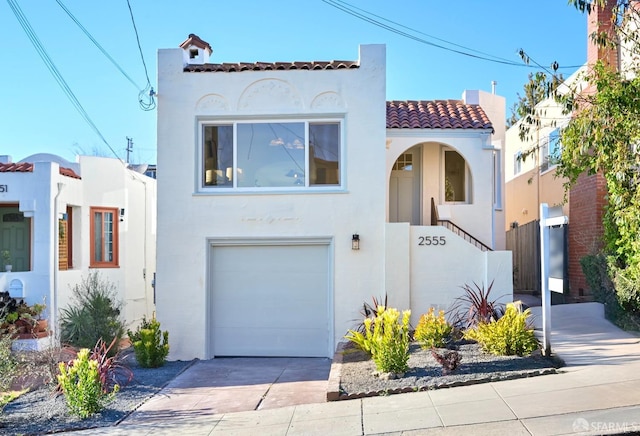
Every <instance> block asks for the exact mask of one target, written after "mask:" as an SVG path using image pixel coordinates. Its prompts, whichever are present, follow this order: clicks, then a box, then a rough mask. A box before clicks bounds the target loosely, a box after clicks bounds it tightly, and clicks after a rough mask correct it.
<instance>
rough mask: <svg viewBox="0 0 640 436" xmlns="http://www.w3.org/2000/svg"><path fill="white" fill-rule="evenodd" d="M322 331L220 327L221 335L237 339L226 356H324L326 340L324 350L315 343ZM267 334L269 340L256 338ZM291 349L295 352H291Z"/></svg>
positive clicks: (326, 345) (327, 345)
mask: <svg viewBox="0 0 640 436" xmlns="http://www.w3.org/2000/svg"><path fill="white" fill-rule="evenodd" d="M321 333H322V332H319V331H316V330H313V329H309V330H302V331H292V330H291V329H263V328H255V329H242V330H240V331H239V330H237V329H220V331H219V334H220V335H222V336H234V337H235V338H236V339H237V342H236V344H235V348H234V352H235V353H237V354H227V355H228V356H283V357H301V356H302V357H326V351H324V350H326V349H327V348H328V347H329V343H328V340H327V341H325V342H324V350H320V349H319V348H320V347H319V346H318V345H320V344H318V343H317V338H318V335H319V334H321ZM264 335H267V336H268V337H269V338H270V339H269V341H264V340H256V338H260V337H263V336H264ZM292 350H295V353H294V354H292Z"/></svg>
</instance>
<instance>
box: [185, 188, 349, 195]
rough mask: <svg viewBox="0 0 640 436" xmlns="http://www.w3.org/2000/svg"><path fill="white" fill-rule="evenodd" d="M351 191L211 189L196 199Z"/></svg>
mask: <svg viewBox="0 0 640 436" xmlns="http://www.w3.org/2000/svg"><path fill="white" fill-rule="evenodd" d="M348 193H349V191H348V190H347V189H345V188H342V187H335V188H303V189H291V190H282V189H277V190H269V189H219V190H217V189H211V190H203V191H196V192H194V193H193V196H194V197H201V196H205V197H208V196H218V195H221V196H226V195H232V196H242V195H318V194H348Z"/></svg>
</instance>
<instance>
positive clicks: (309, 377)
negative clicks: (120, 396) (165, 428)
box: [127, 357, 331, 421]
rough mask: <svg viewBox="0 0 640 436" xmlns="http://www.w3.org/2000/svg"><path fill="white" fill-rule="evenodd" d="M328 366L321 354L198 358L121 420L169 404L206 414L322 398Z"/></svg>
mask: <svg viewBox="0 0 640 436" xmlns="http://www.w3.org/2000/svg"><path fill="white" fill-rule="evenodd" d="M330 369H331V360H330V359H326V358H289V357H255V358H248V357H223V358H216V359H211V360H199V361H197V362H196V363H194V364H193V365H192V366H190V367H189V368H188V369H187V370H186V371H184V372H183V373H182V374H180V375H179V376H178V377H176V378H175V379H174V380H172V381H171V382H170V383H169V384H168V385H167V386H166V387H165V388H164V389H163V390H162V391H160V393H158V394H157V395H155V396H154V397H153V398H151V399H150V400H149V401H147V402H146V403H145V404H143V405H142V406H141V407H140V408H139V409H138V410H137V411H136V412H134V413H133V414H132V415H131V416H130V417H129V418H128V419H127V420H135V421H145V420H148V419H154V418H157V417H159V416H164V415H165V414H166V413H167V411H172V410H173V411H181V412H193V413H194V414H197V415H202V414H206V415H209V414H214V413H215V414H220V413H229V412H243V411H250V410H266V409H273V408H280V407H285V406H295V405H299V404H309V403H322V402H325V401H326V396H327V379H328V378H329V371H330Z"/></svg>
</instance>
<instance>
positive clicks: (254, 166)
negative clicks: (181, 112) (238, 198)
mask: <svg viewBox="0 0 640 436" xmlns="http://www.w3.org/2000/svg"><path fill="white" fill-rule="evenodd" d="M340 143H341V133H340V122H338V121H335V122H307V121H296V122H278V123H267V122H261V123H257V122H256V123H249V122H237V123H233V124H227V125H224V124H219V125H212V124H202V186H203V187H205V188H209V187H212V188H214V187H215V188H237V189H243V188H246V189H262V188H290V189H301V188H307V187H319V186H327V185H329V186H339V185H340V183H341V180H340V171H341V165H340V161H341V158H340V156H341V146H340Z"/></svg>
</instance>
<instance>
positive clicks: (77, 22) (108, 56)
mask: <svg viewBox="0 0 640 436" xmlns="http://www.w3.org/2000/svg"><path fill="white" fill-rule="evenodd" d="M56 3H58V5H59V6H60V7H61V8H62V10H63V11H64V12H65V13H66V14H67V15H68V16H69V18H71V20H72V21H73V22H74V23H76V25H77V26H78V27H79V28H80V30H82V32H83V33H84V34H85V35H86V36H87V38H89V39H90V40H91V42H93V44H94V45H95V46H96V47H98V50H100V51H101V52H102V54H103V55H105V57H106V58H107V59H109V61H111V63H112V64H113V65H114V66H115V67H116V68H117V69H118V71H120V72H121V73H122V75H123V76H124V77H125V78H126V79H127V80H128V81H129V82H130V83H131V84H132V85H133V86H135V88H136V89H138V90H139V89H140V86H138V84H137V83H136V82H135V81H134V80H133V79H132V78H131V77H130V76H129V75H128V74H127V73H126V72H125V71H124V70H123V69H122V67H121V66H120V65H118V63H117V62H116V61H115V59H113V57H111V55H110V54H109V53H107V51H106V50H105V49H104V47H102V46H101V45H100V44H99V43H98V41H96V39H95V38H94V37H93V35H91V33H89V31H88V30H87V29H86V28H85V27H84V26H83V25H82V24H81V23H80V21H78V19H77V18H76V17H75V16H74V15H73V14H72V13H71V11H70V10H69V9H68V8H67V7H66V6H65V5H64V4H63V3H62V1H61V0H56Z"/></svg>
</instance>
